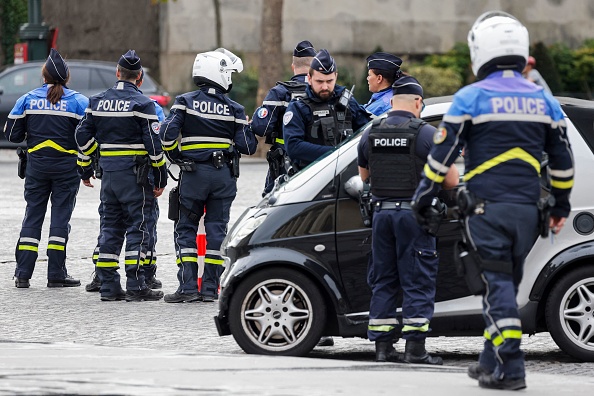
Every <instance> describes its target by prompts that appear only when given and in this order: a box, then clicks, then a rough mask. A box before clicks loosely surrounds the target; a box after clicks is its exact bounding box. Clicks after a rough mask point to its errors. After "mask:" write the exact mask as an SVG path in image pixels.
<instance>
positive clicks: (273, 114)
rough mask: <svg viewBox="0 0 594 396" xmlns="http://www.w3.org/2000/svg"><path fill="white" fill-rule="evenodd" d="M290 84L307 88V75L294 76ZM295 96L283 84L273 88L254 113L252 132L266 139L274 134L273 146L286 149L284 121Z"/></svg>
mask: <svg viewBox="0 0 594 396" xmlns="http://www.w3.org/2000/svg"><path fill="white" fill-rule="evenodd" d="M289 83H295V84H304V86H305V85H306V84H307V74H297V75H294V76H293V77H292V78H291V80H290V81H289ZM293 96H294V93H293V92H291V91H289V89H288V88H287V87H286V86H285V85H283V84H281V83H277V84H276V85H275V86H274V87H272V88H271V89H270V91H268V93H267V94H266V97H265V98H264V102H263V103H262V106H260V107H258V108H257V109H256V111H255V112H254V116H253V117H252V123H251V127H252V131H254V133H255V134H256V135H258V136H266V137H268V136H270V135H271V134H273V133H274V134H275V135H276V137H275V139H274V141H273V142H272V143H273V145H275V146H281V147H284V144H285V141H284V139H283V131H282V126H283V124H282V120H283V116H284V115H285V111H286V110H287V106H289V103H290V102H291V100H292V99H293Z"/></svg>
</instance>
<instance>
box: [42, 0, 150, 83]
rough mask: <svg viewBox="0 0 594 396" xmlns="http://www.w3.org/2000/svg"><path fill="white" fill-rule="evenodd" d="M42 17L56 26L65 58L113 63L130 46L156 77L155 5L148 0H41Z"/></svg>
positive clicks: (60, 47)
mask: <svg viewBox="0 0 594 396" xmlns="http://www.w3.org/2000/svg"><path fill="white" fill-rule="evenodd" d="M42 17H43V21H44V22H46V23H47V24H49V25H50V26H55V27H58V29H59V33H58V49H59V50H60V52H61V53H62V54H63V55H64V56H65V57H66V58H67V59H68V58H70V59H96V60H105V61H112V62H114V63H115V62H117V61H118V59H119V58H120V56H121V55H122V54H123V53H125V52H126V51H127V50H129V49H134V50H135V51H136V52H137V53H138V55H139V56H140V58H141V60H142V65H143V66H145V67H147V68H150V69H151V74H152V75H154V76H155V77H156V78H157V79H158V76H159V74H160V72H159V55H160V50H159V7H158V6H153V5H151V1H150V0H93V1H90V0H85V1H81V0H44V1H42ZM114 73H115V72H114Z"/></svg>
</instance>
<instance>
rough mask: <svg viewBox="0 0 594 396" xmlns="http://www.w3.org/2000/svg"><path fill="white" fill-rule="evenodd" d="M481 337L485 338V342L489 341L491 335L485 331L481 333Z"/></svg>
mask: <svg viewBox="0 0 594 396" xmlns="http://www.w3.org/2000/svg"><path fill="white" fill-rule="evenodd" d="M483 337H485V338H486V339H487V340H490V339H491V333H489V332H488V331H487V330H485V332H484V333H483Z"/></svg>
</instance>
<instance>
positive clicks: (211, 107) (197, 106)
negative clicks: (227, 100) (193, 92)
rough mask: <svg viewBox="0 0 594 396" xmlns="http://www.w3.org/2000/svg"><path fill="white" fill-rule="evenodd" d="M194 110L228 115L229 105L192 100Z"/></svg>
mask: <svg viewBox="0 0 594 396" xmlns="http://www.w3.org/2000/svg"><path fill="white" fill-rule="evenodd" d="M192 107H193V108H194V110H196V111H199V112H201V113H208V114H218V115H229V106H228V105H226V104H222V103H213V102H203V101H200V100H194V101H193V102H192Z"/></svg>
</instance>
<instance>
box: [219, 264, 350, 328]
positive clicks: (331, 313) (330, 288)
mask: <svg viewBox="0 0 594 396" xmlns="http://www.w3.org/2000/svg"><path fill="white" fill-rule="evenodd" d="M271 268H275V269H278V268H286V269H288V270H293V271H298V272H299V273H301V274H303V275H305V276H307V277H308V278H309V279H310V280H311V281H312V282H313V283H314V284H315V286H316V287H317V289H318V290H319V292H320V293H321V294H322V296H323V298H324V299H325V300H326V301H327V302H328V303H327V304H326V313H327V319H326V331H332V330H333V329H337V328H338V320H337V319H336V317H337V314H338V312H337V309H336V308H337V307H339V306H340V305H341V303H340V301H344V299H345V294H344V292H343V291H341V290H338V289H337V288H336V282H334V281H332V282H331V283H332V285H330V284H329V283H328V282H327V281H325V280H324V279H325V278H326V276H330V278H332V276H331V275H330V274H329V272H328V271H322V270H323V269H324V268H323V267H322V266H321V265H319V266H317V267H316V266H313V265H304V264H303V263H295V262H292V261H278V260H275V261H263V262H258V263H251V264H250V266H249V267H248V268H244V270H243V271H241V273H240V274H239V273H238V274H236V275H235V278H234V280H233V282H232V283H231V284H229V287H230V288H231V289H232V290H236V289H237V287H238V286H239V284H240V283H241V281H242V280H243V279H245V278H247V277H249V276H252V275H254V274H256V273H260V272H266V271H268V270H270V269H271ZM313 268H319V270H318V271H314V270H313ZM232 299H233V293H231V295H230V298H229V303H228V304H227V306H229V305H230V304H231V300H232ZM342 305H344V303H342Z"/></svg>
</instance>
